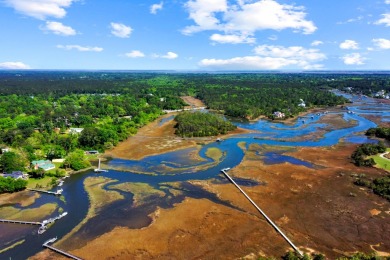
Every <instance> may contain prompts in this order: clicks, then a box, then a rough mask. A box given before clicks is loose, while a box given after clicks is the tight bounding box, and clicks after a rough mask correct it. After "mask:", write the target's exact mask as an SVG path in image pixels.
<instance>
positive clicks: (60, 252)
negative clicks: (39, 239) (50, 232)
mask: <svg viewBox="0 0 390 260" xmlns="http://www.w3.org/2000/svg"><path fill="white" fill-rule="evenodd" d="M56 240H57V238H56V237H55V238H52V239H49V240H47V241H46V242H45V243H43V245H42V246H43V247H46V248H48V249H51V250H53V251H54V252H57V253H59V254H61V255H64V256H67V257H69V258H72V259H75V260H82V259H81V258H79V257H77V256H74V255H72V254H69V253H67V252H65V251H62V250H61V249H58V248H55V247H53V246H50V245H49V244H50V243H53V242H55V241H56Z"/></svg>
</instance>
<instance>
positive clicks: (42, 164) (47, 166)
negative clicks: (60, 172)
mask: <svg viewBox="0 0 390 260" xmlns="http://www.w3.org/2000/svg"><path fill="white" fill-rule="evenodd" d="M31 165H32V167H33V169H34V170H38V169H39V168H40V169H43V170H44V171H49V170H52V169H55V168H56V166H55V165H54V164H53V163H52V162H51V161H49V160H38V161H32V162H31Z"/></svg>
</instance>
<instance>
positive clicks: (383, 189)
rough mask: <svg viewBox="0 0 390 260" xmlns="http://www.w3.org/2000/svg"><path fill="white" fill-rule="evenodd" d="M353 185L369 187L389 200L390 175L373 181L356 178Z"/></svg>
mask: <svg viewBox="0 0 390 260" xmlns="http://www.w3.org/2000/svg"><path fill="white" fill-rule="evenodd" d="M354 184H355V185H358V186H363V187H367V188H369V189H371V190H372V191H373V192H374V193H375V194H377V195H379V196H381V197H383V198H385V199H387V200H389V201H390V176H385V177H381V178H377V179H374V180H373V181H370V180H367V179H364V178H358V179H357V180H355V181H354Z"/></svg>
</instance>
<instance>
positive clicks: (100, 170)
mask: <svg viewBox="0 0 390 260" xmlns="http://www.w3.org/2000/svg"><path fill="white" fill-rule="evenodd" d="M94 171H95V172H108V171H107V170H103V169H101V168H100V158H99V164H98V167H97V168H96V169H95V170H94Z"/></svg>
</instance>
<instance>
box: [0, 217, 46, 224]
mask: <svg viewBox="0 0 390 260" xmlns="http://www.w3.org/2000/svg"><path fill="white" fill-rule="evenodd" d="M0 222H3V223H14V224H26V225H40V226H41V225H42V222H35V221H20V220H10V219H0Z"/></svg>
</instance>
